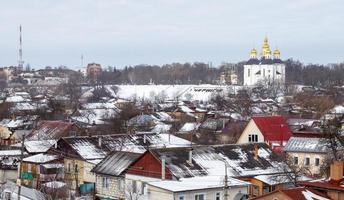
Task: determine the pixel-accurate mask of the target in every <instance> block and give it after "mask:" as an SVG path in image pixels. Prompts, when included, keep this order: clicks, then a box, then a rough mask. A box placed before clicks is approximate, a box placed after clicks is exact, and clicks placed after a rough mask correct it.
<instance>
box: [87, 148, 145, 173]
mask: <svg viewBox="0 0 344 200" xmlns="http://www.w3.org/2000/svg"><path fill="white" fill-rule="evenodd" d="M140 155H141V154H138V153H130V152H124V151H114V152H113V153H111V154H110V155H108V156H107V157H106V158H105V159H104V160H102V161H101V162H100V163H98V164H97V165H96V166H95V167H94V168H93V169H92V172H95V173H98V174H104V175H112V176H119V175H121V174H122V172H123V171H124V170H126V169H127V168H128V167H129V166H130V164H131V163H133V162H134V161H135V160H136V159H137V158H138V157H139V156H140Z"/></svg>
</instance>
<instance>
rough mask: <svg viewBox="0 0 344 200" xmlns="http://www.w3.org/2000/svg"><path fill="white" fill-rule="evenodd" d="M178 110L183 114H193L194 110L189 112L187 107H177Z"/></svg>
mask: <svg viewBox="0 0 344 200" xmlns="http://www.w3.org/2000/svg"><path fill="white" fill-rule="evenodd" d="M179 109H180V110H181V111H182V112H184V113H194V112H195V111H194V110H191V109H190V108H189V107H187V106H179Z"/></svg>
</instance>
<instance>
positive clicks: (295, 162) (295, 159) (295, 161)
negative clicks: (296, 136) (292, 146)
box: [294, 156, 299, 165]
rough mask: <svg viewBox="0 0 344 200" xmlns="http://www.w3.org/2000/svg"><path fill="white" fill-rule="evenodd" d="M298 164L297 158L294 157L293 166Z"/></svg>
mask: <svg viewBox="0 0 344 200" xmlns="http://www.w3.org/2000/svg"><path fill="white" fill-rule="evenodd" d="M298 164H299V158H298V157H296V156H295V157H294V165H298Z"/></svg>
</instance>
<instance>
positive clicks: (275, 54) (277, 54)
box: [274, 49, 281, 57]
mask: <svg viewBox="0 0 344 200" xmlns="http://www.w3.org/2000/svg"><path fill="white" fill-rule="evenodd" d="M280 55H281V52H280V50H279V49H276V50H275V51H274V56H275V57H277V56H280Z"/></svg>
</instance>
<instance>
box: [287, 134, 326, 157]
mask: <svg viewBox="0 0 344 200" xmlns="http://www.w3.org/2000/svg"><path fill="white" fill-rule="evenodd" d="M284 151H286V152H310V153H327V151H328V148H327V147H326V139H322V138H308V137H291V138H290V139H289V140H288V142H287V144H286V145H285V147H284Z"/></svg>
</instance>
